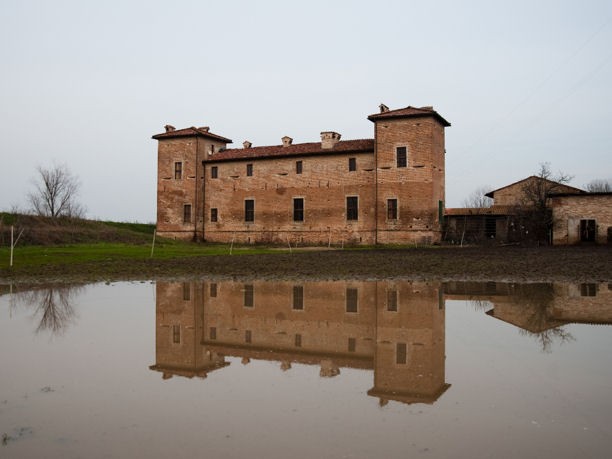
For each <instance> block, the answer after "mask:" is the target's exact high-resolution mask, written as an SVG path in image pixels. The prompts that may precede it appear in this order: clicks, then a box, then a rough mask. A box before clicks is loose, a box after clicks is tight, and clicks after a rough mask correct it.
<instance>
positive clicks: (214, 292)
mask: <svg viewBox="0 0 612 459" xmlns="http://www.w3.org/2000/svg"><path fill="white" fill-rule="evenodd" d="M210 297H211V298H216V297H217V284H215V283H213V284H210Z"/></svg>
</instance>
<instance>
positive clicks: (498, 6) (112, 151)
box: [0, 0, 612, 222]
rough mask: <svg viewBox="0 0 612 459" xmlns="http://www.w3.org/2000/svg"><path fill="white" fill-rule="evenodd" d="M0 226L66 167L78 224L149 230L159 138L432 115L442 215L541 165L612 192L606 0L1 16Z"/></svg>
mask: <svg viewBox="0 0 612 459" xmlns="http://www.w3.org/2000/svg"><path fill="white" fill-rule="evenodd" d="M0 65H1V72H0V133H1V136H0V160H1V161H0V164H1V165H0V171H1V177H0V210H10V209H11V208H12V207H13V206H19V207H22V208H25V207H27V202H26V194H27V193H28V191H29V190H31V189H32V180H33V178H34V177H35V172H36V167H37V166H38V165H43V166H50V165H51V164H53V162H54V161H55V162H56V163H66V164H67V165H68V166H69V168H70V169H71V171H72V172H73V173H74V174H75V175H77V176H78V177H79V178H80V180H81V182H82V187H81V196H80V200H81V202H82V204H83V205H84V206H85V207H86V208H87V214H88V216H89V217H93V218H101V219H114V220H120V221H142V222H153V221H154V220H155V206H156V198H155V193H156V188H155V187H156V156H157V142H156V141H154V140H152V139H151V136H152V135H153V134H156V133H160V132H163V126H164V124H167V123H169V124H172V125H174V126H176V127H177V128H182V127H189V126H210V128H211V131H212V132H214V133H216V134H219V135H222V136H225V137H229V138H231V139H232V140H233V141H234V146H236V147H239V146H241V145H242V141H244V140H245V139H248V140H250V141H251V142H253V145H255V146H256V145H276V144H280V143H281V141H280V139H281V137H283V136H284V135H289V136H291V137H293V139H294V143H298V142H313V141H319V133H320V132H321V131H324V130H334V131H337V132H340V133H341V134H342V138H343V139H356V138H372V137H373V136H374V133H373V124H372V123H371V122H370V121H368V120H367V116H368V115H369V114H372V113H376V112H377V111H378V105H379V104H380V103H385V104H386V105H388V106H389V107H390V108H391V109H395V108H401V107H406V106H408V105H412V106H424V105H433V106H434V108H435V109H436V110H437V111H438V112H439V113H440V114H441V115H442V116H443V117H445V118H446V119H447V120H448V121H450V122H451V123H452V126H451V127H450V128H447V129H446V134H447V137H446V150H447V155H446V186H447V187H446V196H447V206H448V207H453V206H459V205H461V202H462V201H463V200H464V199H465V198H466V197H467V196H468V195H469V194H470V193H471V192H472V191H473V190H474V189H476V188H479V187H481V186H484V185H489V186H490V187H491V189H495V188H499V187H501V186H504V185H506V184H509V183H511V182H514V181H516V180H519V179H522V178H524V177H526V176H528V175H531V174H533V173H535V172H536V171H537V170H538V168H539V164H540V163H543V162H549V163H550V164H551V168H552V169H553V171H559V170H560V171H563V172H565V173H569V174H571V175H573V176H574V179H573V181H572V184H573V185H574V186H578V187H581V186H583V185H585V184H586V183H588V182H589V181H591V180H593V179H611V180H612V159H611V158H612V134H611V132H612V1H609V0H608V1H597V0H581V1H533V0H529V1H522V0H513V1H493V0H488V1H450V0H449V1H446V0H438V1H435V2H423V1H418V2H416V1H415V2H412V1H407V0H404V1H385V0H378V1H376V2H374V1H371V0H369V1H355V0H352V1H333V0H326V1H317V0H310V1H307V2H306V1H303V2H293V1H288V0H284V1H264V0H260V1H231V0H224V1H219V0H215V1H180V0H173V1H167V0H166V1H163V2H162V1H129V0H122V1H112V0H106V1H103V2H102V1H95V2H94V1H85V0H82V1H63V0H53V1H28V0H0Z"/></svg>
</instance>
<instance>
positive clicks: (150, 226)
mask: <svg viewBox="0 0 612 459" xmlns="http://www.w3.org/2000/svg"><path fill="white" fill-rule="evenodd" d="M102 223H104V224H105V225H108V226H112V227H113V228H118V229H126V230H130V231H134V232H136V233H144V234H150V235H153V231H155V223H127V222H111V221H103V222H102Z"/></svg>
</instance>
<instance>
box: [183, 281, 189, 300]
mask: <svg viewBox="0 0 612 459" xmlns="http://www.w3.org/2000/svg"><path fill="white" fill-rule="evenodd" d="M183 300H184V301H189V300H191V285H190V284H189V282H183Z"/></svg>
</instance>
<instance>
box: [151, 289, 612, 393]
mask: <svg viewBox="0 0 612 459" xmlns="http://www.w3.org/2000/svg"><path fill="white" fill-rule="evenodd" d="M447 299H449V300H452V299H457V300H470V301H476V302H478V303H480V304H481V305H482V306H483V310H484V311H485V312H486V313H487V314H488V315H489V316H491V317H494V318H497V319H500V320H502V321H505V322H508V323H510V324H512V325H514V326H516V327H519V328H520V329H521V330H522V332H523V333H526V334H528V335H532V336H534V337H536V338H537V339H538V340H539V341H540V343H541V345H542V348H543V349H544V350H549V349H550V346H551V343H552V342H553V341H554V340H559V339H560V340H565V339H571V338H572V337H571V335H570V334H569V333H566V332H565V331H564V330H563V328H562V326H563V325H565V324H568V323H588V324H610V323H612V301H611V300H612V289H611V288H610V285H608V284H550V283H549V284H511V283H494V282H492V283H491V282H490V283H470V282H449V283H445V284H442V283H440V282H408V281H377V282H374V281H369V282H362V281H334V282H332V281H327V282H325V281H323V282H267V281H253V282H246V283H242V282H208V281H203V282H184V283H183V282H159V283H158V284H157V324H156V326H157V333H156V364H155V365H153V366H151V369H153V370H157V371H160V372H162V373H163V377H164V378H171V377H172V376H175V375H176V376H185V377H194V376H198V377H206V375H207V373H209V372H211V371H214V370H216V369H219V368H222V367H224V366H226V365H229V362H227V361H226V360H225V358H226V357H239V358H241V359H242V362H243V363H248V362H249V361H250V360H251V359H260V360H268V361H270V360H271V361H277V362H279V366H280V368H281V369H283V370H288V369H290V368H291V364H293V363H303V364H308V365H317V366H318V367H319V371H320V374H321V376H335V375H337V374H339V373H340V369H341V368H343V367H344V368H359V369H368V370H370V369H371V370H374V386H373V387H372V389H370V390H369V391H368V394H369V395H371V396H375V397H378V398H379V399H380V401H381V403H385V402H386V401H388V400H395V401H400V402H404V403H434V402H435V401H436V400H437V399H438V398H439V397H440V396H441V395H442V394H443V393H444V392H445V391H446V390H447V389H448V387H449V386H450V385H449V384H447V383H446V381H445V300H447Z"/></svg>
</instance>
